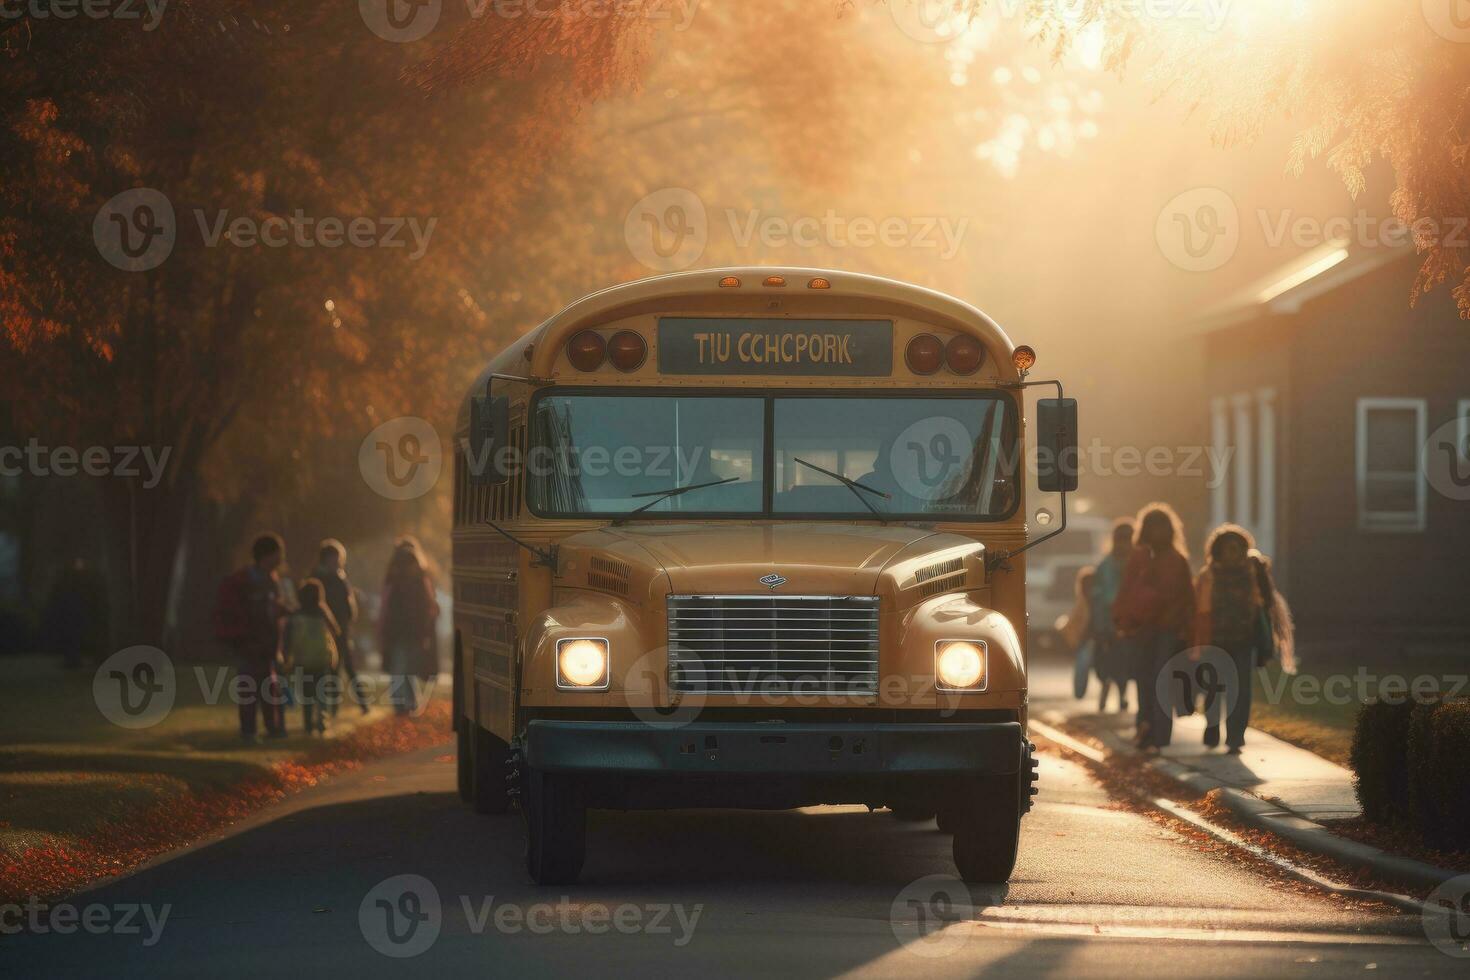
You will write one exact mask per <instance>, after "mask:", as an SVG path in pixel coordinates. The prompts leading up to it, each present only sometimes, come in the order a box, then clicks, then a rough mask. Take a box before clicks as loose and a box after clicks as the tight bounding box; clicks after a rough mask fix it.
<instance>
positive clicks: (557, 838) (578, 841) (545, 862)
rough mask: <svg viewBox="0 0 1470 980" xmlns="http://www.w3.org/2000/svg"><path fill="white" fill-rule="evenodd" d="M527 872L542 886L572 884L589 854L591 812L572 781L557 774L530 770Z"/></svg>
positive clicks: (525, 806)
mask: <svg viewBox="0 0 1470 980" xmlns="http://www.w3.org/2000/svg"><path fill="white" fill-rule="evenodd" d="M521 808H522V810H523V811H524V812H525V815H526V871H527V872H528V873H529V874H530V875H531V880H532V881H534V882H535V883H536V884H538V885H570V884H572V883H573V882H575V881H576V880H577V876H578V875H580V874H581V873H582V861H583V860H584V859H585V857H586V855H587V810H586V809H585V808H584V807H582V806H581V805H580V804H579V802H578V800H577V799H576V787H575V786H574V785H573V784H572V781H571V780H570V779H569V778H568V777H566V776H561V775H557V774H556V773H546V772H539V771H537V770H535V769H529V770H527V771H526V781H525V797H524V799H523V800H522V807H521Z"/></svg>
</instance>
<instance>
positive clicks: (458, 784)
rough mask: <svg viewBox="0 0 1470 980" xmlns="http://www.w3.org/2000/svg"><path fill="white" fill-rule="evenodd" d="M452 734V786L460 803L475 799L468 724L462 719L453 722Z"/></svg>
mask: <svg viewBox="0 0 1470 980" xmlns="http://www.w3.org/2000/svg"><path fill="white" fill-rule="evenodd" d="M454 728H455V732H454V786H455V789H457V790H458V791H459V799H460V802H462V803H470V802H473V801H474V798H475V770H474V760H473V758H472V757H471V755H470V723H469V722H468V721H467V720H466V719H464V718H458V719H456V720H455V726H454Z"/></svg>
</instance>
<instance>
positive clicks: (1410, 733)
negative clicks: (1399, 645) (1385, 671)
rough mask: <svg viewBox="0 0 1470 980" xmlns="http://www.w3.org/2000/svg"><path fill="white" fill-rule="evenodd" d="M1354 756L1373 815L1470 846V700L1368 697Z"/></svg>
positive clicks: (1431, 840)
mask: <svg viewBox="0 0 1470 980" xmlns="http://www.w3.org/2000/svg"><path fill="white" fill-rule="evenodd" d="M1351 764H1352V767H1353V773H1354V777H1355V779H1354V785H1355V787H1356V789H1357V793H1358V802H1359V803H1360V804H1361V805H1362V808H1363V816H1364V817H1366V818H1367V819H1368V820H1371V821H1373V822H1375V823H1379V824H1386V825H1393V826H1397V827H1399V828H1402V829H1407V830H1411V831H1413V832H1415V833H1417V834H1418V835H1419V836H1420V837H1421V838H1422V839H1423V841H1424V842H1425V843H1426V844H1429V845H1430V846H1432V847H1438V848H1443V849H1446V850H1466V849H1470V700H1466V699H1456V700H1450V701H1434V702H1430V703H1427V704H1416V703H1414V702H1413V701H1411V700H1406V701H1405V702H1404V703H1402V704H1394V705H1385V704H1382V703H1377V704H1367V705H1364V706H1363V708H1362V710H1361V711H1359V713H1358V721H1357V725H1356V727H1355V729H1354V732H1353V748H1352V757H1351Z"/></svg>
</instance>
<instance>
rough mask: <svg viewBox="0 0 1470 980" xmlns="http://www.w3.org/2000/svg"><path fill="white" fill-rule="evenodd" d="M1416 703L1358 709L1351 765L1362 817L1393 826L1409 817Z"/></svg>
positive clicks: (1380, 703)
mask: <svg viewBox="0 0 1470 980" xmlns="http://www.w3.org/2000/svg"><path fill="white" fill-rule="evenodd" d="M1414 707H1415V704H1414V702H1413V701H1411V700H1409V699H1408V698H1405V699H1404V700H1403V701H1401V702H1399V703H1396V704H1390V703H1387V702H1384V701H1372V702H1369V703H1368V704H1365V705H1363V706H1362V708H1360V709H1359V710H1358V720H1357V723H1356V724H1355V725H1354V726H1353V747H1352V751H1351V754H1350V755H1349V764H1350V765H1351V766H1352V769H1353V788H1354V789H1355V790H1356V791H1357V794H1358V805H1359V806H1361V807H1362V808H1363V816H1364V817H1366V818H1367V819H1369V820H1371V821H1372V822H1374V823H1377V824H1384V825H1391V824H1397V823H1402V822H1405V821H1406V820H1407V818H1408V811H1407V804H1408V788H1409V778H1408V776H1409V774H1408V765H1407V763H1408V758H1407V751H1406V750H1407V748H1408V735H1409V719H1410V716H1411V715H1412V713H1413V710H1414Z"/></svg>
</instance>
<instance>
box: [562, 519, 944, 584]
mask: <svg viewBox="0 0 1470 980" xmlns="http://www.w3.org/2000/svg"><path fill="white" fill-rule="evenodd" d="M598 533H600V534H606V535H607V536H609V537H615V538H619V539H621V540H622V541H624V542H626V543H627V544H631V545H635V546H636V547H637V548H639V549H640V550H642V551H643V552H645V553H646V554H647V555H648V556H649V557H650V558H651V559H652V560H653V561H654V562H655V563H657V565H658V566H659V567H660V568H661V569H662V570H663V572H664V573H665V574H666V575H667V576H668V578H669V584H670V589H671V591H672V592H673V593H674V594H676V595H683V594H704V595H712V594H719V595H741V594H744V595H750V594H756V595H760V594H767V593H772V594H776V595H874V594H876V593H877V591H878V579H879V576H880V574H881V573H882V571H883V569H884V568H885V567H887V566H888V565H889V564H890V563H892V562H893V561H894V560H895V559H898V558H900V557H902V558H910V557H915V556H917V555H922V554H926V553H929V552H930V551H932V550H935V549H937V548H943V547H953V546H954V545H955V544H956V541H957V539H956V536H955V535H951V534H936V533H935V532H934V531H932V530H929V529H927V528H917V527H909V526H905V525H898V524H895V525H890V526H887V527H883V526H876V527H875V526H865V525H843V524H821V523H787V522H782V523H771V524H753V525H752V524H650V525H645V526H642V527H616V528H613V527H610V528H605V529H604V530H602V531H601V532H598ZM569 543H570V542H569ZM966 543H969V542H966ZM972 546H973V545H972ZM619 550H620V551H622V553H623V554H625V555H626V554H627V551H626V549H619Z"/></svg>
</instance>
